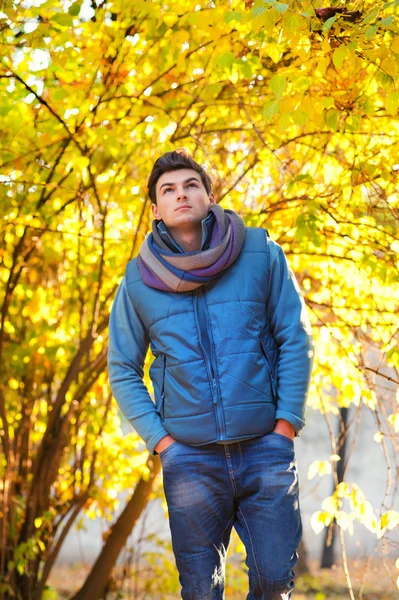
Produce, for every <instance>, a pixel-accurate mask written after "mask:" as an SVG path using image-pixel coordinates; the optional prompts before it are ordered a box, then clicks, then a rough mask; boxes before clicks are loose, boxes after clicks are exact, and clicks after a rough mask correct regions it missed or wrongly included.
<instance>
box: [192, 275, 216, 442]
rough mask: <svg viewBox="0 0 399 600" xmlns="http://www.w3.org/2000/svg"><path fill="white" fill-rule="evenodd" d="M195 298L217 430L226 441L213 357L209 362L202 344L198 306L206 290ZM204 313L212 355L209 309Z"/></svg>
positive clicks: (195, 314)
mask: <svg viewBox="0 0 399 600" xmlns="http://www.w3.org/2000/svg"><path fill="white" fill-rule="evenodd" d="M192 293H193V296H194V317H195V322H196V325H197V329H198V335H199V345H200V348H201V351H202V354H203V357H204V360H205V365H206V370H207V373H208V378H209V381H210V382H211V391H212V404H213V408H214V412H215V419H216V428H217V432H218V436H220V439H224V434H223V435H220V433H221V423H223V420H222V419H221V418H220V417H219V414H218V413H219V408H220V403H218V396H219V394H218V386H217V381H216V377H215V371H214V368H213V365H212V358H213V356H211V360H209V356H208V355H207V353H206V350H205V348H204V346H203V344H202V339H201V335H202V331H201V327H200V324H199V318H198V304H199V302H200V297H202V298H203V297H204V296H205V292H204V290H203V289H202V287H201V288H199V289H197V290H194V291H193V292H192ZM203 302H205V298H203ZM204 313H205V319H206V330H207V332H208V336H209V347H210V348H211V354H213V353H212V348H213V346H212V339H211V337H210V331H209V318H208V313H207V309H206V308H205V309H204Z"/></svg>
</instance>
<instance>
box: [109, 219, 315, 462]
mask: <svg viewBox="0 0 399 600" xmlns="http://www.w3.org/2000/svg"><path fill="white" fill-rule="evenodd" d="M149 345H150V348H151V350H152V353H153V354H154V355H155V357H156V358H155V360H154V361H153V363H152V365H151V368H150V377H151V380H152V382H153V386H154V392H155V394H154V395H155V404H154V402H153V401H152V399H151V397H150V395H149V393H148V390H147V388H146V386H145V385H144V383H143V365H144V359H145V356H146V353H147V350H148V346H149ZM312 363H313V340H312V335H311V328H310V323H309V320H308V316H307V313H306V308H305V304H304V301H303V299H302V296H301V294H300V291H299V288H298V284H297V282H296V280H295V277H294V275H293V273H292V271H291V269H290V268H289V266H288V264H287V261H286V258H285V255H284V253H283V251H282V248H281V247H280V246H279V245H278V244H277V243H276V242H274V241H272V240H271V239H270V237H268V235H267V232H266V231H265V230H264V229H260V228H251V227H247V230H246V238H245V243H244V246H243V249H242V251H241V253H240V255H239V257H238V258H237V260H236V261H235V263H233V265H232V266H231V267H230V268H229V269H227V270H226V271H225V272H224V273H223V274H222V275H221V276H220V277H219V278H218V279H217V280H216V281H214V282H213V283H211V284H209V285H207V286H206V287H204V286H201V287H200V288H198V289H197V290H195V291H193V292H179V293H170V292H164V291H161V290H156V289H153V288H151V287H149V286H147V285H146V284H144V283H143V281H142V279H141V277H140V273H139V271H138V267H137V263H136V259H133V260H131V261H130V262H129V263H128V265H127V268H126V274H125V277H124V278H123V279H122V281H121V284H120V286H119V288H118V291H117V294H116V297H115V301H114V304H113V307H112V311H111V316H110V325H109V350H108V374H109V380H110V385H111V389H112V393H113V395H114V397H115V399H116V401H117V403H118V404H119V406H120V408H121V410H122V412H123V413H124V415H125V416H126V418H127V419H128V421H130V423H131V424H132V425H133V427H134V428H135V429H136V431H137V433H138V434H139V435H140V436H141V437H142V438H143V440H144V441H145V443H146V445H147V448H148V450H149V452H150V453H151V454H155V450H154V448H155V446H156V445H157V444H158V442H159V441H160V440H161V439H162V438H163V437H164V436H165V435H168V434H170V435H171V436H172V437H173V438H175V439H176V440H179V441H181V442H183V443H186V444H191V445H202V444H207V443H210V442H216V441H226V440H231V441H237V440H242V439H247V438H251V437H254V436H258V435H264V434H266V433H269V432H270V431H272V430H273V428H274V425H275V420H276V419H279V418H281V419H285V420H287V421H289V422H290V423H292V425H293V426H294V428H295V431H296V433H297V434H298V433H299V431H300V430H301V429H302V427H303V426H304V424H305V423H304V405H305V401H306V396H307V392H308V387H309V381H310V376H311V369H312Z"/></svg>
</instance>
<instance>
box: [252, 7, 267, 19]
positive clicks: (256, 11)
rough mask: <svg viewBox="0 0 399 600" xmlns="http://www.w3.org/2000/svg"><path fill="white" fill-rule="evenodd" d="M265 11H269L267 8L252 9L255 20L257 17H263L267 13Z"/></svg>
mask: <svg viewBox="0 0 399 600" xmlns="http://www.w3.org/2000/svg"><path fill="white" fill-rule="evenodd" d="M265 10H267V9H266V7H265V6H255V7H254V8H253V9H252V14H253V16H254V17H255V18H256V17H260V15H263V13H264V12H265Z"/></svg>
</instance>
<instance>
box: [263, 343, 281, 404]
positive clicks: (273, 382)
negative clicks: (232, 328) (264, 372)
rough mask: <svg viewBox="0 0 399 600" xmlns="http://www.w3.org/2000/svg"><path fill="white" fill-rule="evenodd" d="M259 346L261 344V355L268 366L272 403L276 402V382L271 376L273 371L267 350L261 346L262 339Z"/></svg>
mask: <svg viewBox="0 0 399 600" xmlns="http://www.w3.org/2000/svg"><path fill="white" fill-rule="evenodd" d="M260 346H261V348H262V354H263V356H264V357H265V359H266V362H267V364H268V367H269V379H270V386H271V389H272V399H273V403H274V404H277V389H276V382H275V380H274V377H273V373H272V368H271V365H270V361H269V357H268V356H267V352H266V350H265V348H264V346H263V342H262V341H261V342H260Z"/></svg>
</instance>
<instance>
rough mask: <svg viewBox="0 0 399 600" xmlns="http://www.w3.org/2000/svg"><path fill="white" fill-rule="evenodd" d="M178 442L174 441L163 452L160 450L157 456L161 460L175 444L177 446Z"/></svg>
mask: <svg viewBox="0 0 399 600" xmlns="http://www.w3.org/2000/svg"><path fill="white" fill-rule="evenodd" d="M178 443H179V442H178V441H177V440H176V441H174V442H172V443H171V444H170V445H169V446H167V447H166V448H165V450H162V452H160V453H159V456H160V457H161V459H162V458H163V457H164V456H165V455H166V454H168V453H169V452H170V450H171V449H172V448H173V446H176V444H178Z"/></svg>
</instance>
